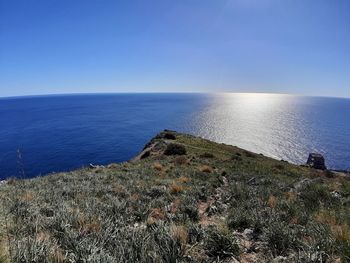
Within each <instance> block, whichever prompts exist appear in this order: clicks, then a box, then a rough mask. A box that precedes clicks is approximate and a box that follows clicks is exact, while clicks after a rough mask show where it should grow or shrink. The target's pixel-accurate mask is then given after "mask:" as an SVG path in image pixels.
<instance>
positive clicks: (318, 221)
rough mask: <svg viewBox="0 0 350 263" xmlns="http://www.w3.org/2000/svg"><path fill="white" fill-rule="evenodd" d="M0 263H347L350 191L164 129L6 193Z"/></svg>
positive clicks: (333, 177) (340, 179)
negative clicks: (134, 149) (112, 155)
mask: <svg viewBox="0 0 350 263" xmlns="http://www.w3.org/2000/svg"><path fill="white" fill-rule="evenodd" d="M0 199H1V203H0V211H1V213H0V262H1V263H3V262H57V263H60V262H174V263H175V262H177V263H179V262H203V263H205V262H310V263H311V262H320V263H321V262H338V263H339V262H350V181H349V180H348V178H346V177H345V176H342V175H340V174H335V173H334V174H333V173H331V172H329V171H328V172H323V171H318V170H314V169H310V168H307V167H301V166H296V165H293V164H289V163H287V162H282V161H277V160H274V159H271V158H267V157H264V156H262V155H258V154H254V153H250V152H247V151H245V150H242V149H239V148H236V147H233V146H228V145H224V144H218V143H214V142H211V141H208V140H204V139H200V138H196V137H193V136H190V135H184V134H180V133H175V132H171V131H166V132H163V133H161V134H160V135H158V136H157V137H155V138H154V139H153V140H152V141H151V142H150V143H148V144H147V145H146V147H145V149H144V150H143V152H142V153H140V155H139V156H138V157H136V158H135V159H134V160H132V161H130V162H126V163H121V164H112V165H109V166H106V167H102V166H101V167H95V168H84V169H80V170H77V171H72V172H70V173H60V174H53V175H48V176H45V177H38V178H35V179H31V180H15V179H11V180H10V181H6V182H5V183H2V184H1V185H0Z"/></svg>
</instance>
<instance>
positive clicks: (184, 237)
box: [170, 225, 188, 249]
mask: <svg viewBox="0 0 350 263" xmlns="http://www.w3.org/2000/svg"><path fill="white" fill-rule="evenodd" d="M170 233H171V236H172V237H173V238H174V239H177V240H179V241H180V243H181V247H182V249H184V248H185V247H186V245H187V243H188V232H187V229H186V227H185V226H183V225H178V226H176V225H173V226H171V229H170Z"/></svg>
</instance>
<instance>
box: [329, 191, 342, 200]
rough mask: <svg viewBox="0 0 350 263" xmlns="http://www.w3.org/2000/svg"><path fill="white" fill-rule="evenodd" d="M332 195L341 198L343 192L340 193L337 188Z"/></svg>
mask: <svg viewBox="0 0 350 263" xmlns="http://www.w3.org/2000/svg"><path fill="white" fill-rule="evenodd" d="M331 196H332V197H334V198H336V199H339V198H341V194H340V193H339V192H338V191H336V190H334V191H333V192H331Z"/></svg>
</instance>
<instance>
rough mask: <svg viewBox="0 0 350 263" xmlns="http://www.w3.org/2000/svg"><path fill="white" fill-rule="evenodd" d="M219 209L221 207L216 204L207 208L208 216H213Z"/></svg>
mask: <svg viewBox="0 0 350 263" xmlns="http://www.w3.org/2000/svg"><path fill="white" fill-rule="evenodd" d="M218 211H219V209H218V208H217V207H216V206H215V205H211V206H209V207H208V208H207V211H206V212H207V213H208V216H212V215H215V214H217V213H218Z"/></svg>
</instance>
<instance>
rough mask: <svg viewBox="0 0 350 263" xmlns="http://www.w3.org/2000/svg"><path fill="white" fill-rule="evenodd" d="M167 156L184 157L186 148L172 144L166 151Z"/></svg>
mask: <svg viewBox="0 0 350 263" xmlns="http://www.w3.org/2000/svg"><path fill="white" fill-rule="evenodd" d="M164 154H165V155H184V154H186V148H185V146H183V145H180V144H176V143H170V144H168V146H167V147H166V149H165V151H164Z"/></svg>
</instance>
